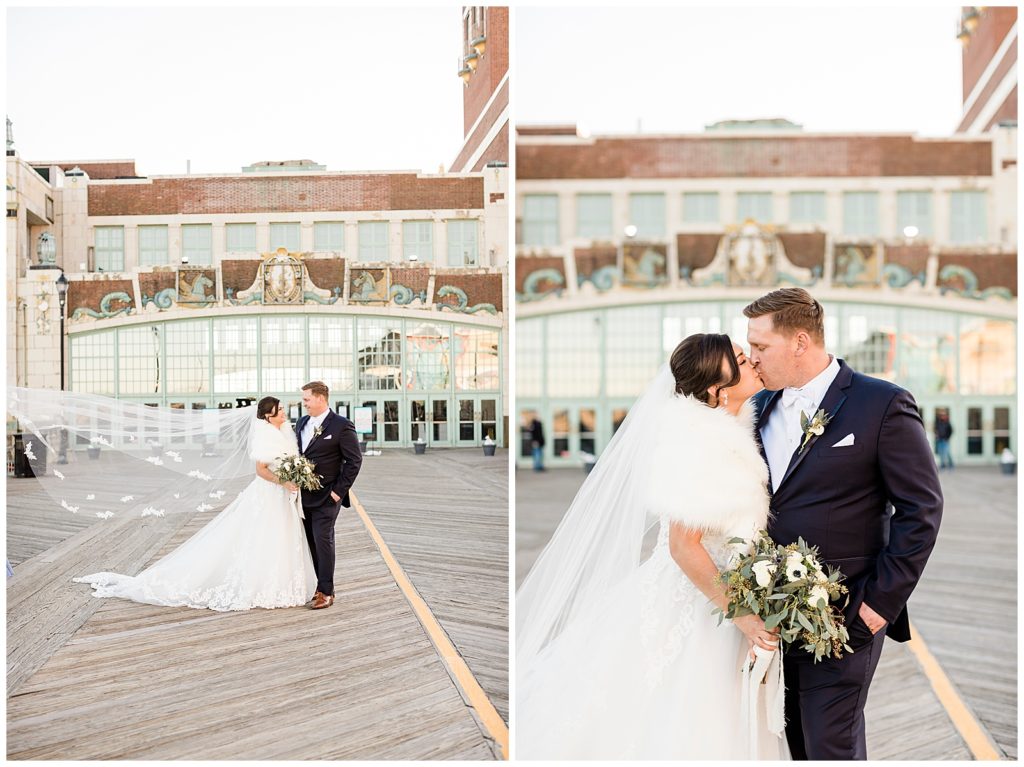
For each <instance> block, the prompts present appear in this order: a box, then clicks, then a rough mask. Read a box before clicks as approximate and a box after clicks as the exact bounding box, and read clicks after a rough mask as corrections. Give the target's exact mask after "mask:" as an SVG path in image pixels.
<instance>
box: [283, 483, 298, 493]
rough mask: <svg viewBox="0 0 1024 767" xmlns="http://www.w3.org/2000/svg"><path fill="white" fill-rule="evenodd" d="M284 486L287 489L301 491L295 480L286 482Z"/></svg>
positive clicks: (295, 491) (294, 491)
mask: <svg viewBox="0 0 1024 767" xmlns="http://www.w3.org/2000/svg"><path fill="white" fill-rule="evenodd" d="M283 487H284V489H285V490H290V491H291V492H293V493H297V492H299V486H298V485H296V484H295V483H293V482H285V483H284V485H283Z"/></svg>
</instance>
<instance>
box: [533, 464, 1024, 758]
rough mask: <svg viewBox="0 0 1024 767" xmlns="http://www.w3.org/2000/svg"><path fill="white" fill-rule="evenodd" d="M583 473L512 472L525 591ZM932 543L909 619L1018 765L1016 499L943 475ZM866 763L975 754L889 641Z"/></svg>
mask: <svg viewBox="0 0 1024 767" xmlns="http://www.w3.org/2000/svg"><path fill="white" fill-rule="evenodd" d="M584 476H585V475H584V474H583V472H582V471H580V470H578V469H558V470H552V471H548V472H544V473H539V474H537V473H533V472H530V471H528V470H522V469H520V470H517V471H516V582H517V585H518V584H520V583H522V580H523V578H525V577H526V574H527V572H528V571H529V568H530V566H531V565H532V564H533V563H534V562H535V561H536V558H537V556H538V555H539V554H540V552H541V550H542V549H543V546H544V544H545V543H546V542H547V540H548V538H549V537H550V535H551V534H552V533H553V532H554V529H555V527H556V526H557V523H558V521H559V520H560V519H561V516H562V514H563V513H564V512H565V510H566V509H567V508H568V506H569V503H570V502H571V501H572V498H573V496H574V495H575V493H576V490H577V489H578V488H579V486H580V485H581V484H582V482H583V479H584ZM942 484H943V491H944V494H945V497H946V504H945V513H944V516H943V522H942V528H941V531H940V534H939V539H938V543H937V545H936V548H935V552H934V553H933V555H932V557H931V560H930V561H929V564H928V567H927V569H926V571H925V573H924V577H923V578H922V580H921V583H920V584H919V585H918V587H917V590H916V591H915V592H914V595H913V596H912V597H911V600H910V615H911V619H912V620H913V622H914V624H915V627H916V628H917V629H918V630H919V632H920V634H921V635H922V637H923V639H924V640H925V641H926V642H927V645H928V647H929V648H930V649H931V651H932V652H933V653H934V655H935V657H936V658H937V659H938V661H939V663H940V664H941V666H942V668H943V669H944V671H945V672H946V674H947V675H948V676H949V678H950V680H951V681H952V683H953V685H954V686H955V688H956V690H957V692H958V693H959V695H960V696H961V697H962V699H963V700H964V702H965V703H966V705H967V707H968V709H969V710H970V711H971V712H972V713H973V714H974V716H975V717H976V718H977V720H978V722H979V723H980V724H981V726H982V728H983V729H984V730H985V731H986V732H987V734H988V735H989V736H990V737H991V739H992V740H993V741H994V742H995V744H996V745H997V746H998V748H999V749H1000V750H1001V751H1002V753H1003V754H1004V755H1005V757H1006V758H1009V759H1016V757H1017V694H1016V690H1017V520H1016V507H1017V493H1016V482H1015V478H1014V477H1004V476H1002V475H1000V474H999V473H998V469H995V468H976V469H975V468H971V469H957V470H956V471H955V472H952V473H945V474H943V475H942ZM865 717H866V720H867V737H868V755H869V757H870V758H871V759H899V760H904V759H913V760H931V759H936V760H940V759H941V760H958V759H971V758H973V757H972V754H971V751H970V750H969V749H968V747H967V745H966V744H965V743H964V740H963V738H962V737H961V736H960V734H959V733H958V731H957V728H956V727H955V726H954V725H953V723H952V722H951V720H950V715H949V712H948V711H947V710H946V709H945V708H944V707H943V706H942V704H941V703H940V701H939V699H938V698H937V697H936V695H935V692H934V690H933V689H932V687H931V684H930V683H929V681H928V679H927V677H926V676H925V674H924V673H923V671H922V669H921V666H920V664H919V662H918V660H917V658H915V656H914V654H913V652H912V651H911V650H910V648H909V647H908V646H907V645H905V644H899V643H897V642H892V641H886V642H885V645H884V649H883V651H882V657H881V660H880V661H879V666H878V670H877V672H876V673H875V678H874V681H873V683H872V685H871V689H870V692H869V694H868V700H867V706H866V708H865Z"/></svg>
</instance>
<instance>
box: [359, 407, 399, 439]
mask: <svg viewBox="0 0 1024 767" xmlns="http://www.w3.org/2000/svg"><path fill="white" fill-rule="evenodd" d="M361 404H362V406H363V407H368V408H370V409H371V410H372V412H373V418H372V427H373V429H372V431H371V432H370V433H368V434H366V435H365V436H364V439H365V440H366V441H367V442H371V441H372V442H373V443H374V444H375V445H376V446H377V447H397V446H398V445H400V444H401V443H402V428H401V417H400V416H399V413H400V407H399V406H400V404H401V401H400V400H398V399H384V398H383V397H382V398H381V399H367V398H365V397H364V398H363V399H362V401H361Z"/></svg>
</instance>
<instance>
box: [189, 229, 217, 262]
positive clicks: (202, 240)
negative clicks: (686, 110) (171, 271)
mask: <svg viewBox="0 0 1024 767" xmlns="http://www.w3.org/2000/svg"><path fill="white" fill-rule="evenodd" d="M181 255H182V257H183V258H188V263H190V264H192V265H195V264H212V263H213V226H212V225H211V224H183V225H182V227H181Z"/></svg>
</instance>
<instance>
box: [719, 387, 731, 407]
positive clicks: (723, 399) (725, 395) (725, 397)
mask: <svg viewBox="0 0 1024 767" xmlns="http://www.w3.org/2000/svg"><path fill="white" fill-rule="evenodd" d="M718 402H719V404H720V405H721V406H722V407H725V406H726V405H728V404H729V392H728V391H723V392H722V393H721V394H720V395H719V398H718Z"/></svg>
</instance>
